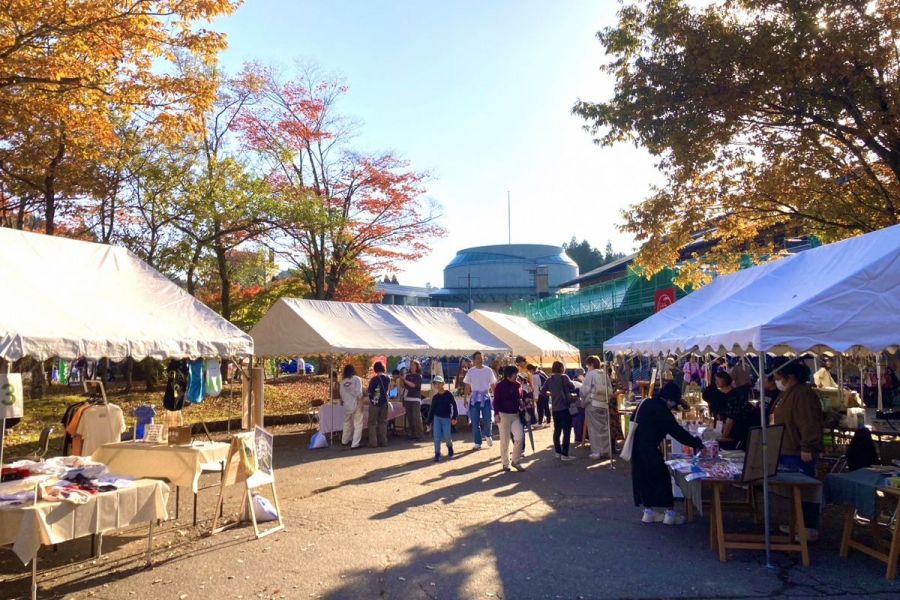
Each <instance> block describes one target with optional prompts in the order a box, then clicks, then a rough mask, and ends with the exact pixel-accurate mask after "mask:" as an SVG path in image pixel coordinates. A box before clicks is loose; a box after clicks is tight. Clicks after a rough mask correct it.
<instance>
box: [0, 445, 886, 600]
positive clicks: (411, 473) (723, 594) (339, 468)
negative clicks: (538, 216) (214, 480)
mask: <svg viewBox="0 0 900 600" xmlns="http://www.w3.org/2000/svg"><path fill="white" fill-rule="evenodd" d="M456 438H457V452H458V456H457V458H455V459H454V460H453V461H450V462H441V463H440V464H434V463H432V462H431V456H432V447H431V445H430V444H418V445H413V444H411V443H409V442H406V441H402V440H397V439H392V445H391V447H389V448H386V449H380V450H368V449H366V450H362V451H352V452H351V451H348V450H344V449H341V448H338V449H326V450H315V451H309V450H306V442H307V439H308V438H307V436H306V434H300V433H290V432H282V433H281V434H280V435H278V437H277V438H276V454H275V456H276V465H277V467H278V471H277V476H278V488H279V491H280V493H281V500H282V508H283V510H284V513H285V518H286V520H287V523H288V531H286V532H283V533H280V534H276V535H274V536H270V537H267V538H264V539H262V540H259V541H257V540H252V539H249V538H248V532H247V530H246V529H241V530H236V531H232V532H227V533H223V534H220V535H217V536H213V537H201V536H200V535H199V532H198V531H193V530H191V528H190V527H188V526H187V524H188V523H189V520H188V519H189V516H187V517H185V513H184V512H183V513H182V522H181V524H180V525H181V526H180V527H179V524H176V523H169V524H166V525H164V526H163V528H162V531H161V533H160V535H159V536H158V537H157V539H156V546H157V551H156V561H157V564H156V566H155V567H154V568H153V569H151V570H146V569H144V568H142V562H141V558H142V551H143V549H144V548H145V545H144V543H143V542H144V537H143V536H145V535H146V530H136V531H134V532H132V533H130V534H126V535H117V536H108V537H107V539H106V542H105V550H106V552H107V554H105V555H104V557H103V558H101V559H100V560H97V561H91V560H87V561H83V562H81V563H78V564H75V565H73V564H72V563H71V561H73V560H74V559H75V558H81V559H84V558H85V556H86V554H87V552H88V543H87V541H86V540H85V541H80V542H76V543H72V544H66V545H64V546H62V547H61V548H60V551H59V552H58V553H52V552H50V551H49V550H44V551H43V552H42V556H43V559H42V560H43V562H42V567H48V566H49V567H53V570H52V571H51V572H49V573H47V574H43V575H41V577H40V581H41V586H42V587H43V588H44V589H45V592H44V593H43V595H42V597H66V598H102V599H110V600H113V599H114V600H120V599H123V598H140V599H144V598H153V599H160V600H164V599H170V598H171V599H182V600H185V599H188V598H191V599H192V598H326V599H334V600H337V599H345V598H346V599H357V598H358V599H368V598H397V599H419V598H423V599H424V598H429V599H437V598H440V599H448V600H451V599H457V598H480V599H489V598H499V599H502V598H507V599H519V598H524V599H528V598H549V599H557V598H565V599H576V598H768V597H781V596H786V597H792V598H804V597H810V598H811V597H824V596H839V597H844V598H853V597H863V596H869V597H873V598H897V597H900V585H898V584H890V583H887V582H886V581H885V580H884V569H883V567H881V566H879V564H878V563H876V562H875V561H874V560H871V559H869V558H867V557H864V556H862V555H859V554H854V555H851V557H850V559H849V560H846V561H843V560H841V559H840V558H839V557H838V556H837V546H838V539H839V535H840V525H839V522H838V521H839V516H840V515H839V513H838V511H837V510H835V509H831V510H829V512H828V513H827V514H826V519H825V528H824V532H823V539H822V541H821V542H820V543H819V544H817V545H816V546H815V548H814V550H813V552H812V561H813V564H812V567H811V568H809V569H805V568H803V567H802V566H799V559H798V558H796V557H793V556H791V557H788V556H787V555H781V554H775V555H774V556H775V559H776V561H777V568H776V569H775V570H773V571H769V570H767V569H765V568H764V566H763V564H762V563H763V556H762V553H756V552H735V553H733V554H732V556H731V560H730V561H729V562H728V563H725V564H721V563H719V561H718V559H717V556H716V555H715V554H714V553H713V552H712V551H710V550H709V542H708V528H707V527H708V526H707V523H706V521H700V522H697V523H694V524H689V525H684V526H682V527H665V526H663V525H661V524H658V525H642V524H641V523H639V522H638V517H639V513H638V511H637V510H636V509H635V508H634V506H633V505H632V501H631V485H630V480H629V477H628V467H627V465H624V466H622V465H620V466H619V468H618V469H616V470H609V469H607V468H604V467H603V466H601V465H598V464H597V463H595V462H593V461H590V460H589V459H587V458H586V456H585V454H586V451H584V450H578V451H577V454H578V455H579V456H581V458H579V460H577V461H575V462H572V463H565V464H564V463H560V462H559V461H557V460H555V459H554V458H553V453H552V451H551V450H548V449H547V447H548V445H549V443H550V432H549V430H547V429H544V430H539V431H537V432H536V434H535V438H536V443H537V448H538V452H537V453H536V454H531V453H530V449H529V454H528V456H527V460H526V465H527V466H528V470H527V471H526V472H524V473H516V472H512V473H503V472H501V470H500V466H499V452H498V450H497V446H498V444H497V443H495V445H494V448H493V449H487V448H485V449H484V450H481V451H480V452H472V451H471V444H470V443H467V442H466V441H464V439H468V436H467V435H462V434H458V435H457V436H456ZM214 496H215V494H214V493H213V492H212V491H207V492H204V493H203V495H202V498H203V501H202V502H201V505H202V506H203V507H204V508H205V510H206V514H209V513H210V512H211V506H212V502H213V500H214ZM182 502H183V503H184V504H185V508H186V507H187V504H188V502H187V501H186V500H185V499H183V500H182ZM236 503H237V501H236V500H235V501H234V502H232V503H231V507H232V509H233V510H236ZM10 574H12V575H10ZM27 582H28V580H27V574H26V572H25V568H23V567H22V566H21V564H19V563H18V562H17V560H16V559H14V557H13V556H12V554H11V553H8V552H4V553H2V554H0V598H20V597H25V594H26V593H27Z"/></svg>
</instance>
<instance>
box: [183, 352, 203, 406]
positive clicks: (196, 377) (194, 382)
mask: <svg viewBox="0 0 900 600" xmlns="http://www.w3.org/2000/svg"><path fill="white" fill-rule="evenodd" d="M189 370H190V374H189V376H188V392H187V401H188V402H190V403H191V404H200V403H201V402H203V395H204V389H205V387H206V385H205V380H204V377H203V359H202V358H198V359H197V360H192V361H191V362H190V366H189Z"/></svg>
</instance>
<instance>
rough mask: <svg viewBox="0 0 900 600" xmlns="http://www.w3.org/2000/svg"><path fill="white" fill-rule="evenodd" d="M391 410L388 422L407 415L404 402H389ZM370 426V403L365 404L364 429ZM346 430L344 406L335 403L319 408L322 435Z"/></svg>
mask: <svg viewBox="0 0 900 600" xmlns="http://www.w3.org/2000/svg"><path fill="white" fill-rule="evenodd" d="M389 404H390V406H391V408H390V412H389V413H388V421H393V420H394V419H396V418H397V417H402V416H403V415H405V414H406V409H405V408H403V403H402V402H389ZM368 426H369V403H368V402H366V403H365V416H364V417H363V427H368ZM343 430H344V406H343V405H342V404H338V403H337V402H333V403H331V404H323V405H322V406H321V407H320V408H319V431H321V432H322V433H332V432H335V431H343Z"/></svg>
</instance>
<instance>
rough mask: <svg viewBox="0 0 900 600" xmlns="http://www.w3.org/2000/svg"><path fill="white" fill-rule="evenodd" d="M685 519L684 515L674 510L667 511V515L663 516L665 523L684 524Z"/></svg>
mask: <svg viewBox="0 0 900 600" xmlns="http://www.w3.org/2000/svg"><path fill="white" fill-rule="evenodd" d="M684 521H685V519H684V515H679V514H678V513H675V512H674V511H673V512H669V511H666V516H665V517H664V518H663V525H684Z"/></svg>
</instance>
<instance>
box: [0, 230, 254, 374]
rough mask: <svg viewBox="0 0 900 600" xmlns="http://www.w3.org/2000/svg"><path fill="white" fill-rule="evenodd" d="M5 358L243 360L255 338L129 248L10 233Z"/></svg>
mask: <svg viewBox="0 0 900 600" xmlns="http://www.w3.org/2000/svg"><path fill="white" fill-rule="evenodd" d="M0 249H2V251H0V281H2V282H3V292H2V293H0V358H4V359H6V360H10V361H12V360H18V359H20V358H23V357H25V356H31V357H34V358H37V359H41V360H43V359H47V358H51V357H55V356H58V357H60V358H67V359H74V358H77V357H79V356H85V357H88V358H101V357H109V358H111V359H122V358H125V357H126V356H132V357H134V358H136V359H141V358H144V357H147V356H151V357H153V358H158V359H163V358H168V357H194V358H197V357H213V356H237V355H248V354H252V353H253V340H252V339H250V336H249V335H247V334H246V333H244V332H243V331H241V330H240V329H238V328H237V327H235V326H234V325H232V324H231V323H229V322H228V321H226V320H225V319H223V318H222V317H220V316H219V315H218V314H216V313H215V312H214V311H213V310H212V309H210V308H208V307H207V306H205V305H204V304H203V303H201V302H200V301H199V300H197V299H195V298H194V297H193V296H191V295H190V294H188V293H187V292H185V291H184V290H182V289H181V288H180V287H178V286H177V285H176V284H174V283H172V282H171V281H169V280H168V279H167V278H166V277H164V276H163V275H161V274H160V273H158V272H157V271H155V270H154V269H153V268H151V267H150V266H148V265H147V264H146V263H144V262H143V261H142V260H140V259H139V258H137V257H136V256H135V255H134V254H132V253H131V252H129V251H128V250H125V249H124V248H117V247H115V246H107V245H104V244H94V243H90V242H83V241H79V240H72V239H66V238H61V237H53V236H48V235H41V234H36V233H28V232H23V231H17V230H14V229H6V228H0Z"/></svg>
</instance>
